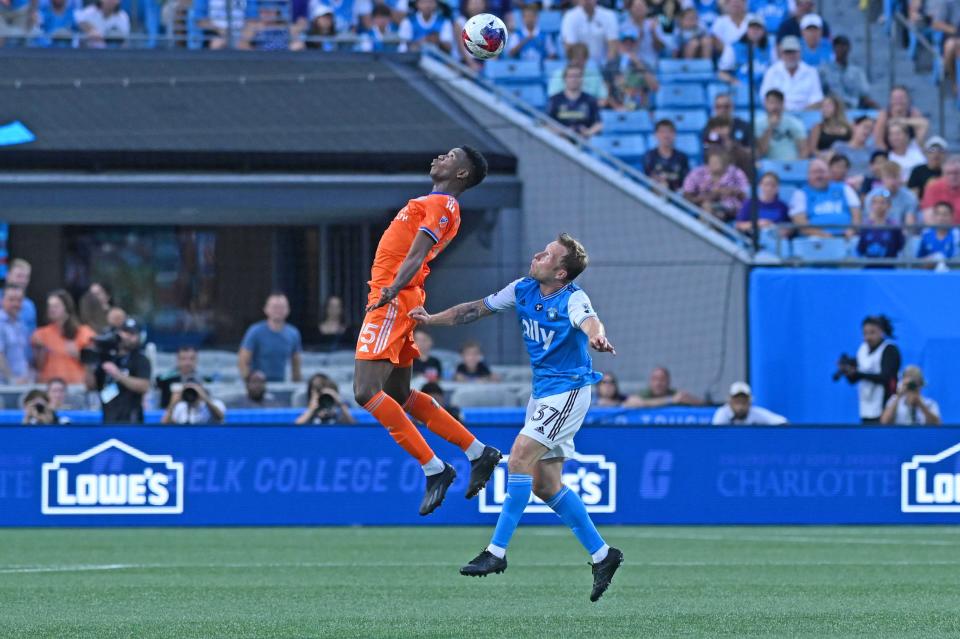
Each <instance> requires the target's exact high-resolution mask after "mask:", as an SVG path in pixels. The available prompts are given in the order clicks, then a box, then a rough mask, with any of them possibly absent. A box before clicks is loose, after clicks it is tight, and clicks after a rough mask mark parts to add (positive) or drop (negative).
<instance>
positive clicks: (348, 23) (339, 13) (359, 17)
mask: <svg viewBox="0 0 960 639" xmlns="http://www.w3.org/2000/svg"><path fill="white" fill-rule="evenodd" d="M248 1H249V0H248ZM316 3H321V4H326V0H311V4H316ZM330 6H331V8H332V9H333V15H334V19H335V22H336V29H337V33H355V32H357V31H358V30H363V29H367V28H368V27H369V26H370V12H371V11H373V2H372V1H371V0H335V1H334V2H330Z"/></svg>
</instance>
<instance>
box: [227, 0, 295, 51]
mask: <svg viewBox="0 0 960 639" xmlns="http://www.w3.org/2000/svg"><path fill="white" fill-rule="evenodd" d="M237 48H238V49H242V50H247V51H249V50H257V51H288V50H289V51H302V50H303V48H304V46H303V42H302V41H301V40H300V39H299V32H298V31H296V27H295V25H294V24H292V23H291V22H290V20H289V19H288V18H287V16H285V15H283V14H282V13H281V11H280V7H279V6H278V5H276V4H271V3H258V5H257V19H256V20H250V21H249V22H247V24H246V25H244V27H243V32H242V33H241V34H240V40H239V41H238V42H237Z"/></svg>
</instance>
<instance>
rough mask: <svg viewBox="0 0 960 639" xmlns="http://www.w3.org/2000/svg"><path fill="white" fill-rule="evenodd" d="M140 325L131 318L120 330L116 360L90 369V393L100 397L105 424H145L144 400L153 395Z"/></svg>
mask: <svg viewBox="0 0 960 639" xmlns="http://www.w3.org/2000/svg"><path fill="white" fill-rule="evenodd" d="M141 332H142V331H141V327H140V323H139V322H137V320H136V319H134V318H132V317H128V318H127V319H126V320H124V322H123V324H122V325H121V326H120V327H119V328H118V329H117V335H118V336H119V338H120V343H119V346H118V351H117V355H116V357H114V358H112V359H110V360H108V361H101V362H100V363H99V364H97V365H96V366H90V367H88V368H87V379H86V383H87V389H88V390H96V391H97V392H98V393H99V394H100V403H101V404H102V406H103V422H104V423H105V424H131V423H136V424H142V423H143V396H144V395H146V394H147V393H148V392H150V369H151V367H150V360H149V359H147V357H146V355H144V354H143V353H142V352H140V348H141V346H142V342H141V340H142V337H141Z"/></svg>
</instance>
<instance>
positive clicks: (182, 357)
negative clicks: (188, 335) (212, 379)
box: [156, 344, 209, 408]
mask: <svg viewBox="0 0 960 639" xmlns="http://www.w3.org/2000/svg"><path fill="white" fill-rule="evenodd" d="M199 355H200V354H199V353H198V352H197V349H196V347H195V346H190V345H188V344H184V345H182V346H180V347H179V348H178V349H177V364H176V367H175V368H174V369H173V370H171V371H168V372H166V373H164V374H163V375H158V376H157V380H156V381H157V389H159V390H160V408H166V407H167V406H169V405H170V398H171V397H172V396H173V390H171V389H172V387H173V386H174V385H176V384H180V385H181V386H182V385H183V384H187V383H189V382H199V381H201V380H202V378H201V376H200V374H199V373H198V372H197V364H198V361H199ZM207 381H209V380H207Z"/></svg>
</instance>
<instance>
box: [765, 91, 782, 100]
mask: <svg viewBox="0 0 960 639" xmlns="http://www.w3.org/2000/svg"><path fill="white" fill-rule="evenodd" d="M767 98H777V99H778V100H780V101H781V102H783V101H784V99H785V98H784V97H783V91H781V90H780V89H770V90H769V91H767V92H766V93H764V94H763V99H764V100H766V99H767Z"/></svg>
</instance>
